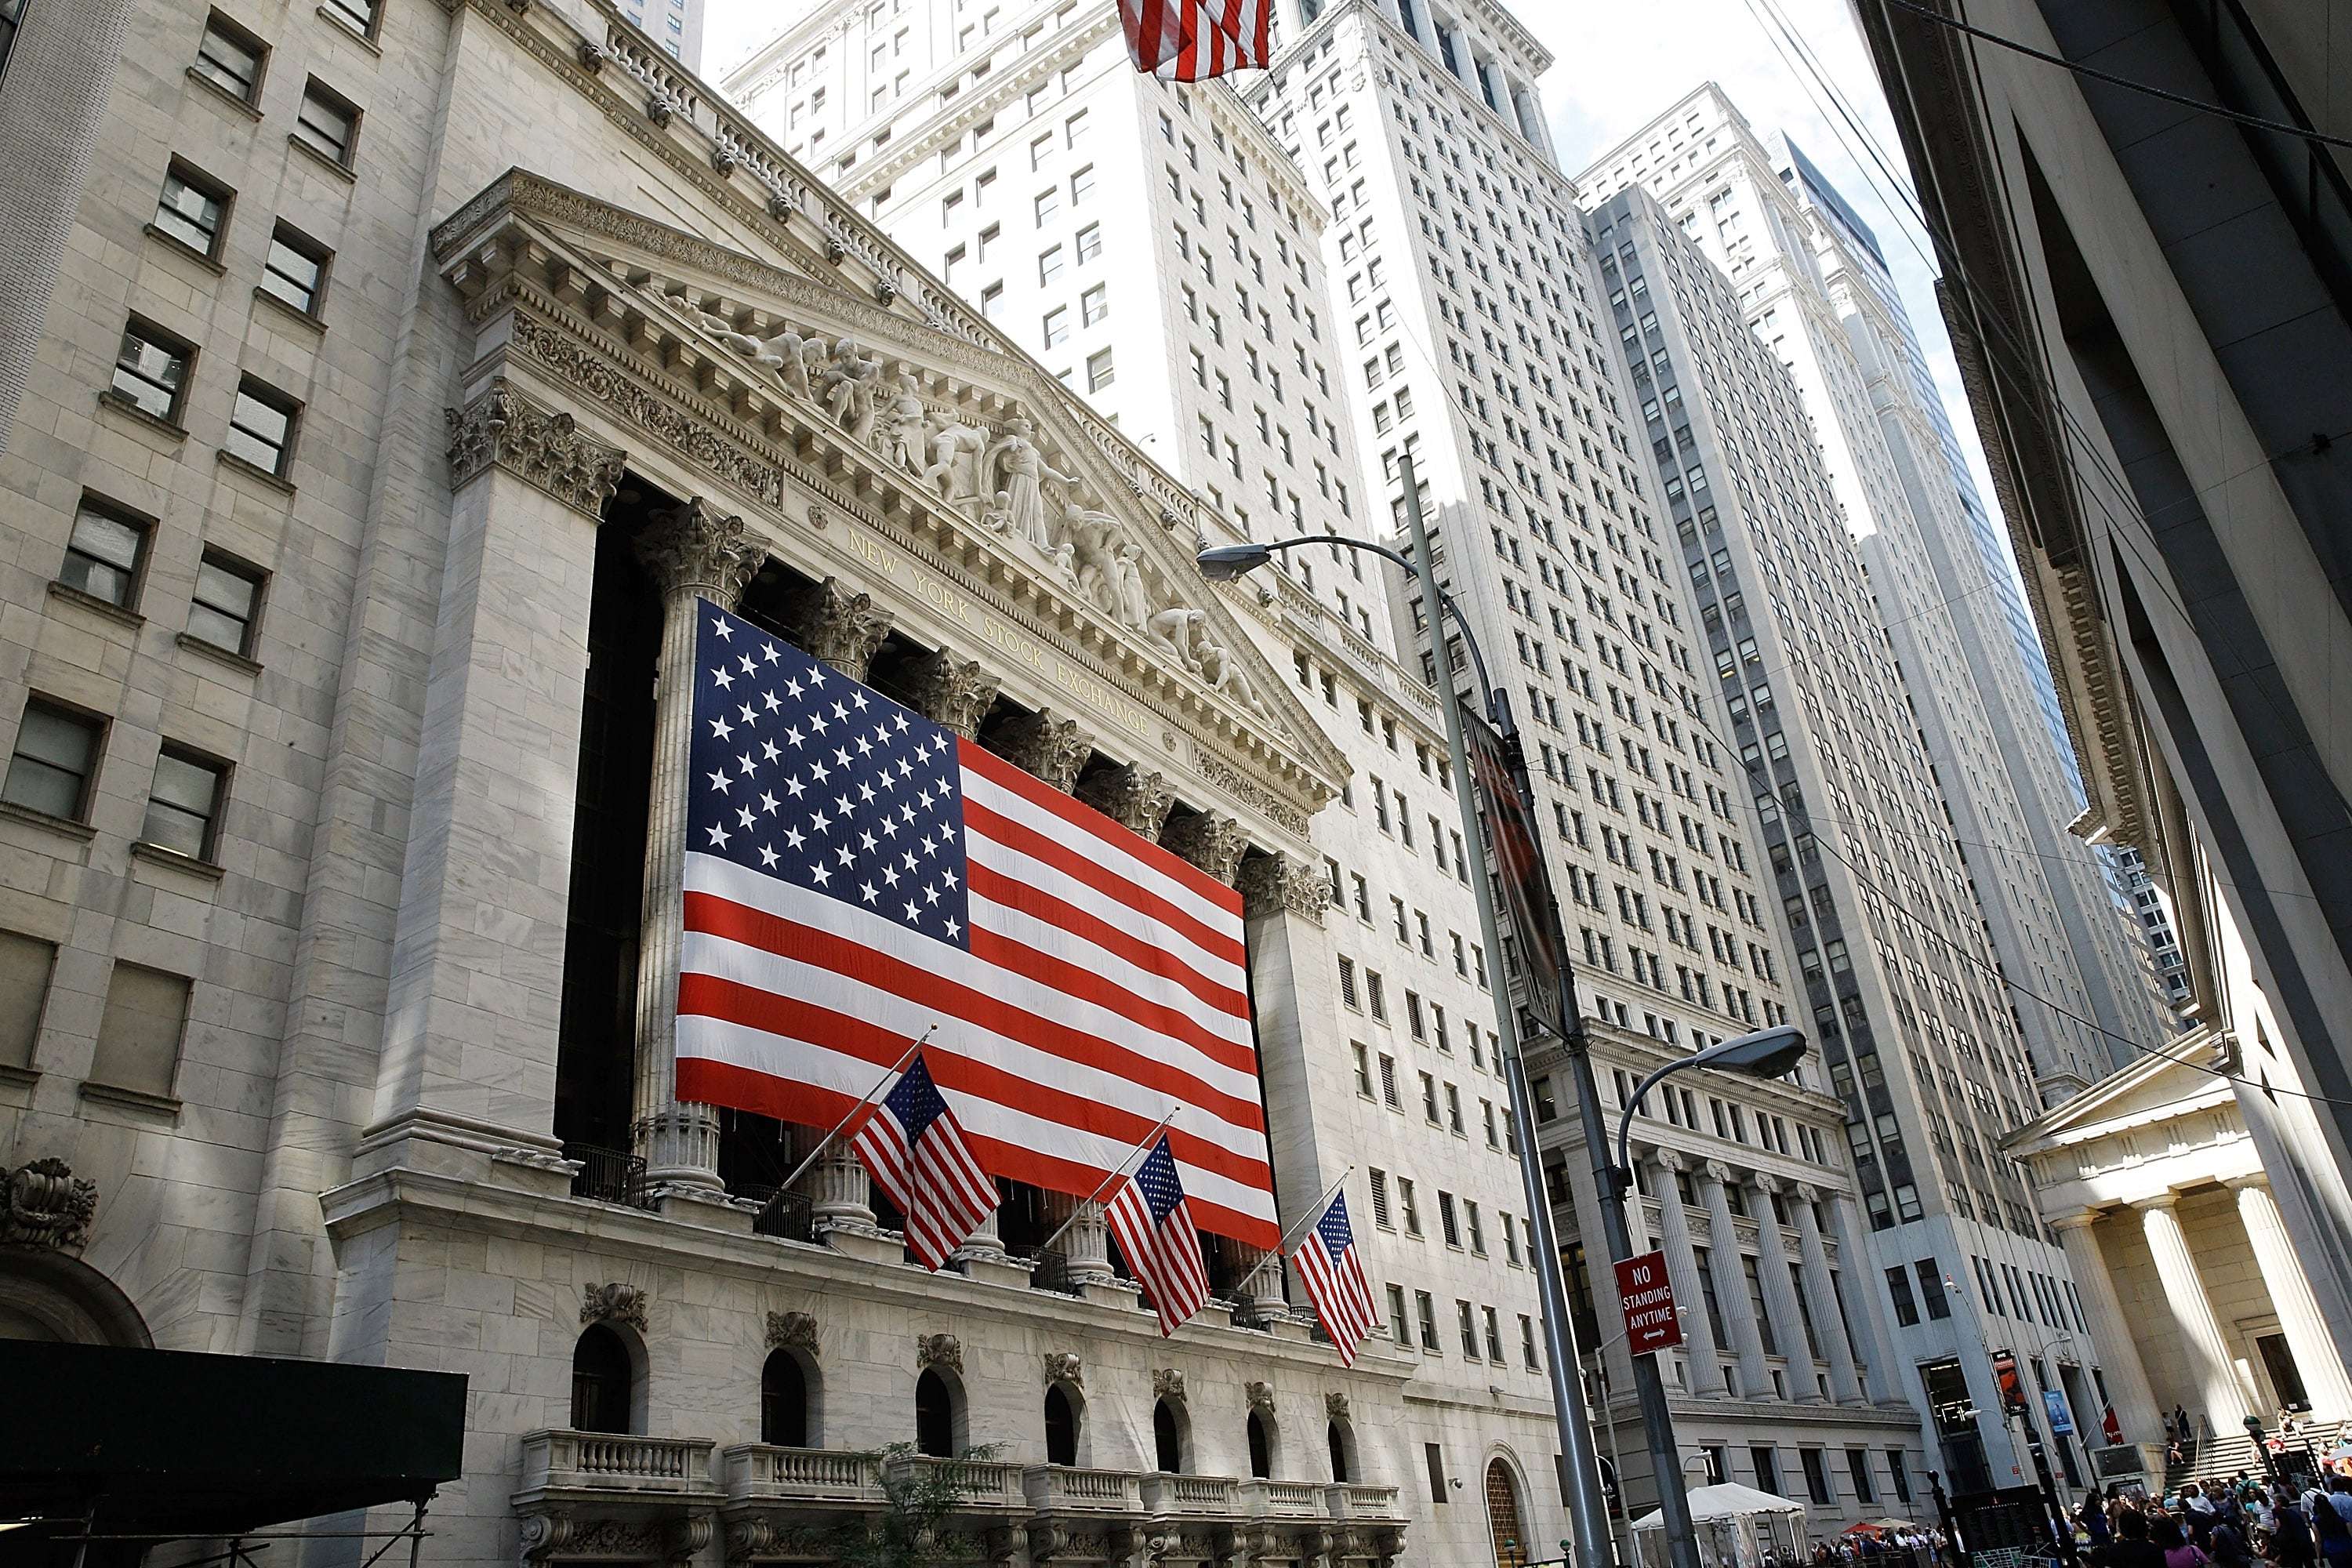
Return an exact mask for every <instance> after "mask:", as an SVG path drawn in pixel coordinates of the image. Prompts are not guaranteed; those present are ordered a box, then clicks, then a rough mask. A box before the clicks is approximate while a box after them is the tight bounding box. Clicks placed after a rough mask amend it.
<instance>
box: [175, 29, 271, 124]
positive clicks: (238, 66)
mask: <svg viewBox="0 0 2352 1568" xmlns="http://www.w3.org/2000/svg"><path fill="white" fill-rule="evenodd" d="M268 54H269V47H268V45H266V44H264V43H263V42H262V41H261V40H260V39H259V38H257V37H254V36H253V35H252V34H251V33H248V32H247V31H246V30H245V29H244V28H243V27H240V26H237V25H236V23H234V22H232V21H230V20H229V19H228V18H227V17H226V16H222V15H221V14H220V13H219V12H217V11H215V12H214V13H213V14H212V16H211V19H210V20H208V21H206V22H205V37H204V41H203V42H202V43H200V44H198V45H197V46H196V63H195V65H194V67H193V69H194V71H195V73H196V75H197V76H198V77H200V78H202V79H204V80H205V81H208V82H210V83H211V84H212V85H213V86H215V87H216V88H218V89H221V90H222V91H223V92H225V93H227V94H228V95H229V96H230V97H231V98H234V99H236V100H239V101H241V102H245V103H251V102H252V101H253V100H255V99H256V98H257V97H258V96H259V95H260V92H261V62H262V61H263V60H264V59H265V58H268Z"/></svg>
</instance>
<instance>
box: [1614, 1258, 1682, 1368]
mask: <svg viewBox="0 0 2352 1568" xmlns="http://www.w3.org/2000/svg"><path fill="white" fill-rule="evenodd" d="M1617 1300H1618V1304H1619V1306H1621V1307H1622V1308H1623V1310H1624V1313H1625V1348H1626V1350H1627V1351H1629V1352H1632V1353H1633V1354H1634V1355H1648V1354H1649V1353H1650V1352H1653V1351H1662V1350H1666V1349H1669V1348H1671V1347H1672V1346H1675V1345H1678V1344H1680V1343H1682V1342H1683V1324H1682V1319H1681V1318H1680V1317H1678V1316H1677V1315H1676V1314H1675V1288H1674V1286H1673V1284H1672V1283H1671V1282H1669V1281H1668V1280H1667V1279H1666V1255H1665V1254H1664V1253H1663V1252H1645V1253H1643V1255H1642V1256H1641V1257H1639V1258H1627V1259H1625V1260H1624V1261H1623V1262H1622V1263H1620V1264H1619V1265H1617Z"/></svg>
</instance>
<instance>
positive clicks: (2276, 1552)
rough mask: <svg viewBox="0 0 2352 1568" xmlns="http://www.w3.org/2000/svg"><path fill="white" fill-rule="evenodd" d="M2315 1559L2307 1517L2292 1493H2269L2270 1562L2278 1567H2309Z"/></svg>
mask: <svg viewBox="0 0 2352 1568" xmlns="http://www.w3.org/2000/svg"><path fill="white" fill-rule="evenodd" d="M2317 1558H2318V1552H2317V1550H2316V1548H2315V1546H2314V1545H2313V1543H2312V1539H2311V1521H2310V1517H2309V1516H2308V1515H2307V1514H2305V1512H2304V1511H2303V1504H2302V1503H2300V1502H2299V1501H2297V1500H2296V1499H2295V1495H2294V1493H2293V1492H2291V1491H2289V1490H2287V1489H2285V1488H2284V1487H2281V1488H2279V1489H2277V1490H2275V1491H2273V1493H2272V1494H2271V1561H2272V1562H2273V1563H2278V1564H2279V1565H2280V1568H2312V1564H2313V1563H2315V1562H2316V1561H2317Z"/></svg>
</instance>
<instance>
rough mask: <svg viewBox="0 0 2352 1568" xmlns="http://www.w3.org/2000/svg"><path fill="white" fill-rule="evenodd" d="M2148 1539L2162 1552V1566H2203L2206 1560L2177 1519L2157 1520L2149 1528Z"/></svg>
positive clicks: (2177, 1567) (2189, 1567) (2179, 1567)
mask: <svg viewBox="0 0 2352 1568" xmlns="http://www.w3.org/2000/svg"><path fill="white" fill-rule="evenodd" d="M2148 1539H2149V1540H2150V1541H2151V1542H2154V1543H2155V1544H2156V1546H2157V1547H2158V1550H2160V1551H2161V1552H2163V1553H2164V1568H2205V1564H2206V1563H2207V1561H2208V1559H2207V1557H2206V1555H2205V1553H2204V1552H2203V1551H2202V1550H2201V1549H2200V1547H2199V1546H2198V1544H2197V1543H2196V1542H2193V1541H2191V1540H2189V1532H2188V1531H2185V1530H2183V1529H2181V1528H2180V1521H2179V1520H2177V1519H2165V1520H2159V1521H2158V1522H2157V1523H2156V1525H2155V1526H2154V1527H2153V1528H2152V1529H2150V1530H2149V1531H2148Z"/></svg>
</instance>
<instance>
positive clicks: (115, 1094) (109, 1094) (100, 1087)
mask: <svg viewBox="0 0 2352 1568" xmlns="http://www.w3.org/2000/svg"><path fill="white" fill-rule="evenodd" d="M80 1091H81V1097H82V1098H83V1099H84V1100H97V1101H99V1102H100V1104H103V1105H120V1106H124V1107H127V1108H129V1109H130V1110H152V1111H156V1112H158V1113H160V1114H162V1115H164V1116H177V1115H179V1114H180V1101H179V1100H176V1099H174V1098H173V1097H172V1096H171V1095H168V1094H150V1093H148V1092H147V1091H146V1090H145V1089H117V1088H115V1087H114V1086H113V1085H112V1084H110V1083H89V1082H87V1081H85V1082H84V1083H83V1084H82V1085H81V1086H80Z"/></svg>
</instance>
